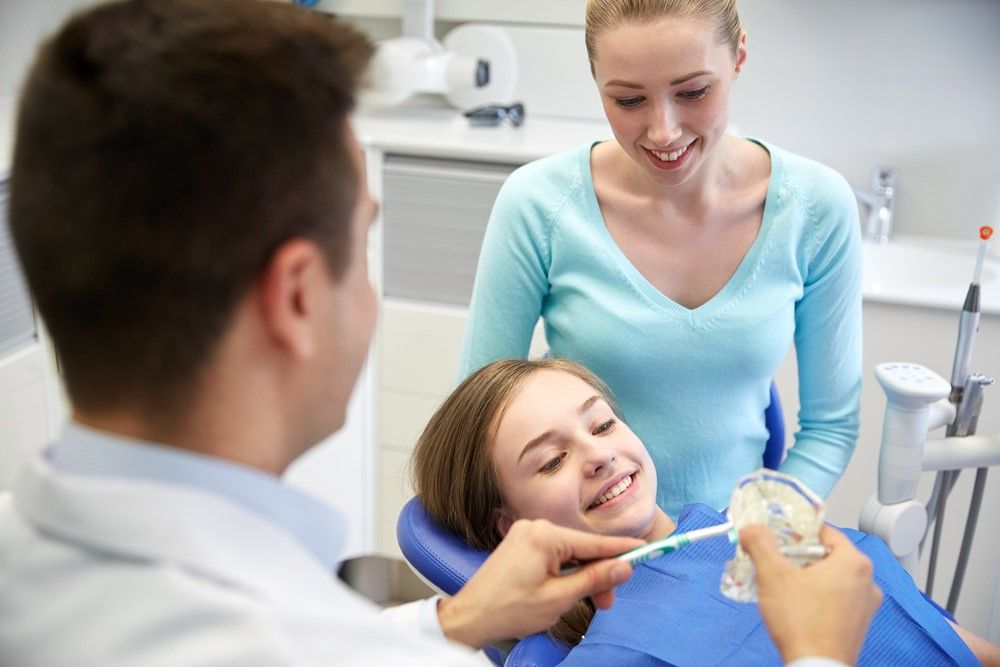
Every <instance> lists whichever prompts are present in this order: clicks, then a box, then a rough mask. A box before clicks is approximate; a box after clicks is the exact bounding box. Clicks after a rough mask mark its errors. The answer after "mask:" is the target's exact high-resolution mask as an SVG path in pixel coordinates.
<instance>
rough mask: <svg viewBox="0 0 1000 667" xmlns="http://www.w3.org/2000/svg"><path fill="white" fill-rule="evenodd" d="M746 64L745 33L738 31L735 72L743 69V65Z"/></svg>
mask: <svg viewBox="0 0 1000 667" xmlns="http://www.w3.org/2000/svg"><path fill="white" fill-rule="evenodd" d="M746 64H747V33H746V31H745V30H744V31H742V32H740V40H739V42H737V43H736V73H737V74H739V73H740V72H742V71H743V66H744V65H746Z"/></svg>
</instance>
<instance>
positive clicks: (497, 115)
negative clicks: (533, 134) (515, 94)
mask: <svg viewBox="0 0 1000 667" xmlns="http://www.w3.org/2000/svg"><path fill="white" fill-rule="evenodd" d="M464 115H465V117H466V118H468V119H469V124H470V125H476V126H481V127H496V126H498V125H500V124H501V123H502V122H504V120H509V121H510V124H511V125H513V126H514V127H520V126H521V123H523V122H524V105H523V104H521V103H520V102H518V103H517V104H512V105H510V106H509V107H508V106H503V105H502V104H490V105H487V106H482V107H476V108H475V109H470V110H469V111H466V112H465V114H464Z"/></svg>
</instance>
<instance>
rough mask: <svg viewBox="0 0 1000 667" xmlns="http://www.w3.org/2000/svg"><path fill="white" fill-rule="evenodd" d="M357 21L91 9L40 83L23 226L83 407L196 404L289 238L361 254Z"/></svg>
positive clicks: (21, 184)
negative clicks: (212, 363)
mask: <svg viewBox="0 0 1000 667" xmlns="http://www.w3.org/2000/svg"><path fill="white" fill-rule="evenodd" d="M370 55H371V45H370V43H369V42H368V41H367V40H366V39H365V38H364V37H363V36H361V35H360V34H359V33H357V32H355V31H354V30H352V29H350V28H348V27H345V26H343V25H340V24H337V23H335V22H333V21H332V20H330V19H328V18H326V17H324V16H322V15H320V14H317V13H313V12H308V11H305V10H302V9H299V8H296V7H293V6H291V5H283V4H278V3H275V2H251V1H249V0H132V1H129V2H115V3H112V4H106V5H101V6H99V7H97V8H96V9H93V10H91V11H89V12H86V13H84V14H82V15H79V16H77V17H75V18H73V19H72V20H71V21H70V22H69V23H67V24H66V26H65V27H63V28H62V30H61V31H60V32H59V33H58V34H56V35H55V36H54V37H52V38H51V39H50V40H49V41H48V42H47V43H46V44H44V45H43V47H42V48H41V49H40V51H39V54H38V56H37V58H36V60H35V63H34V65H33V67H32V69H31V71H30V73H29V76H28V78H27V80H26V82H25V86H24V90H23V94H22V98H21V102H20V108H19V113H18V120H17V130H16V143H15V151H14V160H13V166H12V169H11V195H10V223H11V229H12V232H13V237H14V242H15V246H16V248H17V251H18V254H19V256H20V260H21V262H22V265H23V268H24V271H25V274H26V276H27V280H28V284H29V286H30V288H31V292H32V294H33V296H34V298H35V301H36V304H37V306H38V308H39V311H40V312H41V314H42V317H43V319H44V321H45V323H46V325H47V326H48V330H49V332H50V334H51V337H52V339H53V342H54V344H55V348H56V350H57V353H58V355H59V358H60V361H61V364H62V368H63V373H64V376H65V380H66V385H67V390H68V393H69V395H70V398H71V400H72V401H73V403H74V404H75V405H76V406H77V407H78V408H82V409H85V410H105V409H109V408H114V407H117V406H130V407H138V408H140V409H148V410H150V411H155V412H157V413H159V414H166V413H169V412H171V411H174V410H178V409H180V408H181V407H182V405H183V402H184V400H185V399H186V398H188V396H187V394H189V393H190V391H189V390H190V389H191V387H192V386H193V383H194V382H195V381H196V379H197V377H198V373H199V370H200V369H201V368H203V366H204V364H205V363H206V361H207V360H208V359H209V357H210V355H211V354H212V353H213V351H214V349H215V346H216V344H217V343H218V342H219V340H220V337H221V334H222V333H223V332H224V330H225V328H226V326H227V325H228V323H229V321H230V318H231V316H232V314H233V312H234V307H235V305H236V303H237V300H238V299H240V298H241V297H242V296H243V295H244V294H245V293H246V290H247V289H248V288H249V287H250V285H251V284H252V282H253V280H254V279H255V278H256V277H257V275H258V274H259V272H260V270H261V269H262V268H263V266H264V265H265V264H266V262H267V260H268V259H269V257H270V255H271V253H272V252H273V251H274V250H275V248H276V247H278V246H279V245H280V244H282V243H283V242H285V241H287V240H289V239H291V238H296V237H305V238H310V239H313V240H315V241H316V242H317V243H318V244H319V245H320V246H321V247H322V248H323V249H324V252H325V253H326V255H327V260H328V263H329V266H330V269H331V272H332V273H333V275H334V276H335V277H339V276H340V275H342V272H343V270H344V269H345V268H346V266H347V264H348V262H349V259H350V257H349V252H350V251H349V247H350V246H349V240H350V233H351V232H350V219H351V212H352V210H353V207H354V204H355V201H356V197H357V183H358V182H357V174H356V167H355V166H354V163H353V162H352V156H351V155H350V153H349V150H351V148H350V146H349V145H348V141H347V135H346V133H345V127H346V122H347V114H348V113H349V112H350V110H351V109H352V107H353V104H354V95H355V89H356V86H357V84H358V82H359V79H360V77H361V74H362V71H363V69H364V67H365V66H366V64H367V62H368V59H369V57H370Z"/></svg>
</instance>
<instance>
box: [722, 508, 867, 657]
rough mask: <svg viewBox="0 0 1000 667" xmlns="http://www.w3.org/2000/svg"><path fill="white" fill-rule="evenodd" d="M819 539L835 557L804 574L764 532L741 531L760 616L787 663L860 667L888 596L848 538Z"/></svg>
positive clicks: (833, 533) (834, 533) (825, 532)
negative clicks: (823, 661) (817, 659)
mask: <svg viewBox="0 0 1000 667" xmlns="http://www.w3.org/2000/svg"><path fill="white" fill-rule="evenodd" d="M819 537H820V540H821V541H822V542H823V544H825V545H826V546H828V547H830V553H829V554H828V555H827V556H826V558H824V559H823V560H820V561H818V562H816V563H813V564H811V565H809V566H807V567H804V568H799V567H796V566H795V565H792V564H791V563H790V562H789V561H788V560H786V559H785V557H784V556H782V555H781V552H780V551H779V550H778V543H777V541H776V540H775V538H774V535H772V534H771V531H770V530H768V529H767V528H766V527H764V526H747V527H746V528H744V529H743V530H741V531H740V544H741V545H742V547H743V549H744V550H745V551H746V552H747V553H748V554H749V555H750V558H752V559H753V562H754V567H755V569H756V571H757V589H758V600H759V606H760V613H761V616H763V617H764V622H765V623H766V624H767V629H768V632H770V633H771V638H772V639H774V643H775V644H776V645H777V646H778V650H779V651H781V656H782V657H783V658H784V660H785V662H786V663H788V662H791V661H792V660H795V659H797V658H801V657H804V656H824V657H828V658H834V659H836V660H840V661H841V662H844V663H847V664H854V662H855V661H856V660H857V657H858V653H859V652H860V651H861V644H862V642H863V641H864V639H865V634H866V633H867V632H868V624H869V623H870V622H871V619H872V616H874V615H875V612H876V611H877V610H878V607H879V605H880V604H881V603H882V591H881V590H880V589H879V587H878V586H876V585H875V583H874V581H873V580H872V563H871V561H870V560H869V559H868V558H867V557H866V556H865V555H864V554H862V553H861V552H860V551H858V550H857V549H856V548H855V547H854V545H853V544H851V541H850V540H848V539H847V537H845V536H844V535H843V534H842V533H840V531H838V530H836V529H834V528H831V527H830V526H823V529H822V531H820V534H819Z"/></svg>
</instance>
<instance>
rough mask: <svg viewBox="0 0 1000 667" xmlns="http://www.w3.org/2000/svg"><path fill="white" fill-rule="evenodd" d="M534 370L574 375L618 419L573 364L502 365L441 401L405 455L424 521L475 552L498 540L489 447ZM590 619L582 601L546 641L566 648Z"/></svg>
mask: <svg viewBox="0 0 1000 667" xmlns="http://www.w3.org/2000/svg"><path fill="white" fill-rule="evenodd" d="M540 370H554V371H562V372H564V373H569V374H571V375H575V376H576V377H578V378H580V379H581V380H583V381H584V382H586V383H587V384H588V385H590V386H591V387H593V388H594V389H595V390H596V391H597V392H598V393H599V394H600V395H601V396H602V397H603V398H604V399H605V400H606V401H607V402H608V405H610V406H611V409H612V410H613V411H614V412H615V414H616V415H618V416H619V417H620V416H621V415H620V414H619V411H618V408H617V406H616V405H615V402H614V398H613V396H612V394H611V390H610V389H608V387H607V385H605V384H604V383H603V382H602V381H601V380H600V378H598V377H597V376H596V375H594V374H593V373H591V372H590V371H589V370H587V369H586V368H584V367H583V366H581V365H580V364H577V363H575V362H572V361H569V360H566V359H538V360H530V361H529V360H524V359H505V360H502V361H496V362H493V363H491V364H489V365H488V366H485V367H483V368H481V369H480V370H478V371H477V372H475V373H473V374H472V375H471V376H469V377H468V378H467V379H466V380H465V381H464V382H463V383H462V384H461V385H459V386H458V388H457V389H455V391H453V392H452V393H451V395H450V396H449V397H448V398H446V399H445V401H444V403H442V405H441V407H439V408H438V410H437V411H436V412H435V413H434V415H433V416H432V417H431V419H430V422H428V424H427V427H426V428H425V429H424V432H423V433H422V434H421V436H420V439H419V440H418V441H417V446H416V449H415V450H414V452H413V458H412V459H411V462H410V465H411V475H412V481H413V488H414V490H415V491H416V493H417V495H418V496H420V500H421V502H422V503H423V505H424V508H426V510H427V513H428V514H429V515H430V516H431V517H432V518H433V519H434V520H435V521H437V522H438V524H439V525H441V526H442V527H443V528H445V529H446V530H448V531H449V532H451V533H454V534H455V535H458V536H460V537H462V538H464V539H465V541H466V542H468V543H469V545H470V546H472V547H474V548H476V549H483V550H492V549H495V548H496V547H497V545H499V544H500V540H502V539H503V535H501V534H500V531H499V530H498V529H497V526H496V521H495V513H496V510H497V509H499V508H500V507H502V506H503V496H502V494H501V492H500V478H499V475H498V474H497V469H496V466H495V465H494V463H493V443H494V439H495V437H496V431H497V427H498V425H499V423H500V420H501V419H502V418H503V415H504V413H505V412H506V410H507V406H508V405H510V402H511V400H512V399H513V398H514V396H515V395H516V394H517V391H518V390H519V389H520V387H521V385H522V384H523V383H524V380H525V379H526V378H527V377H528V376H530V375H531V374H532V373H535V372H536V371H540ZM593 615H594V607H593V605H591V604H590V601H589V600H585V601H583V602H581V603H580V604H579V605H577V607H576V608H574V609H572V610H570V612H568V613H567V614H566V615H564V616H563V618H562V619H561V620H560V621H559V622H558V623H557V624H556V625H554V626H553V627H552V628H550V629H549V633H550V634H551V635H553V636H554V637H556V638H557V639H559V640H561V641H563V642H566V643H568V644H571V645H573V644H577V643H579V641H580V639H581V637H582V635H583V633H584V632H585V631H586V628H587V626H588V625H589V624H590V619H591V618H592V617H593Z"/></svg>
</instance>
